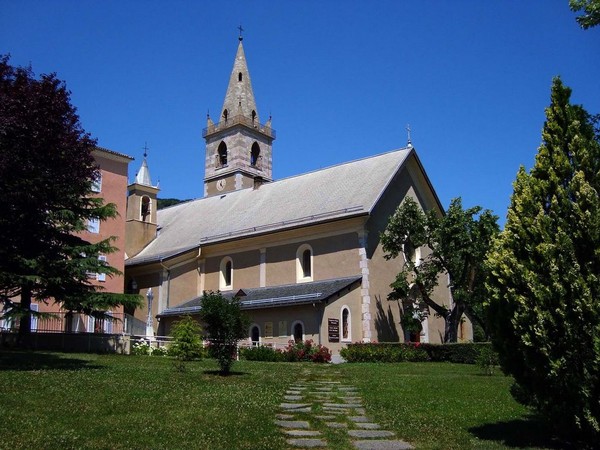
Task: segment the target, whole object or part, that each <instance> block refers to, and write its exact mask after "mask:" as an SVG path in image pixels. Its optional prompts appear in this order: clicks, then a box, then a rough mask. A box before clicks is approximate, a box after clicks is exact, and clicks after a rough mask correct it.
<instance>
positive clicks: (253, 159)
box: [250, 142, 260, 166]
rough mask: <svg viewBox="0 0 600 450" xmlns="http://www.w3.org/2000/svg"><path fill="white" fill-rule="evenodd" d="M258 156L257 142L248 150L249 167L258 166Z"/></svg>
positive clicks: (258, 147)
mask: <svg viewBox="0 0 600 450" xmlns="http://www.w3.org/2000/svg"><path fill="white" fill-rule="evenodd" d="M259 156H260V146H259V145H258V142H255V143H254V144H252V149H251V150H250V165H251V166H257V165H258V157H259Z"/></svg>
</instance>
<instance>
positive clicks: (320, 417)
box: [315, 415, 335, 420]
mask: <svg viewBox="0 0 600 450" xmlns="http://www.w3.org/2000/svg"><path fill="white" fill-rule="evenodd" d="M315 419H321V420H331V419H335V416H328V415H320V416H315Z"/></svg>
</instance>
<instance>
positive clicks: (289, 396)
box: [283, 395, 304, 401]
mask: <svg viewBox="0 0 600 450" xmlns="http://www.w3.org/2000/svg"><path fill="white" fill-rule="evenodd" d="M303 398H304V397H302V396H301V395H284V396H283V399H284V400H290V401H291V400H302V399H303Z"/></svg>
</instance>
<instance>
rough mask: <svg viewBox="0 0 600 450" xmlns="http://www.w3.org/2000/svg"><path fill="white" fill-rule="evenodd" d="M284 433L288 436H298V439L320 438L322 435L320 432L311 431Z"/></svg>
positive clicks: (287, 431)
mask: <svg viewBox="0 0 600 450" xmlns="http://www.w3.org/2000/svg"><path fill="white" fill-rule="evenodd" d="M284 433H285V434H287V435H288V436H296V437H300V436H320V435H321V432H320V431H311V430H285V431H284Z"/></svg>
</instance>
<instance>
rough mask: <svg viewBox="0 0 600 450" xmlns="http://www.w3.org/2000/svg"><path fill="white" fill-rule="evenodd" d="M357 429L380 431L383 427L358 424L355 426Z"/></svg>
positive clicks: (369, 423) (366, 423)
mask: <svg viewBox="0 0 600 450" xmlns="http://www.w3.org/2000/svg"><path fill="white" fill-rule="evenodd" d="M354 425H355V426H356V428H362V429H363V430H378V429H379V428H381V426H380V425H379V424H378V423H371V422H363V423H361V422H357V423H355V424H354Z"/></svg>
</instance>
